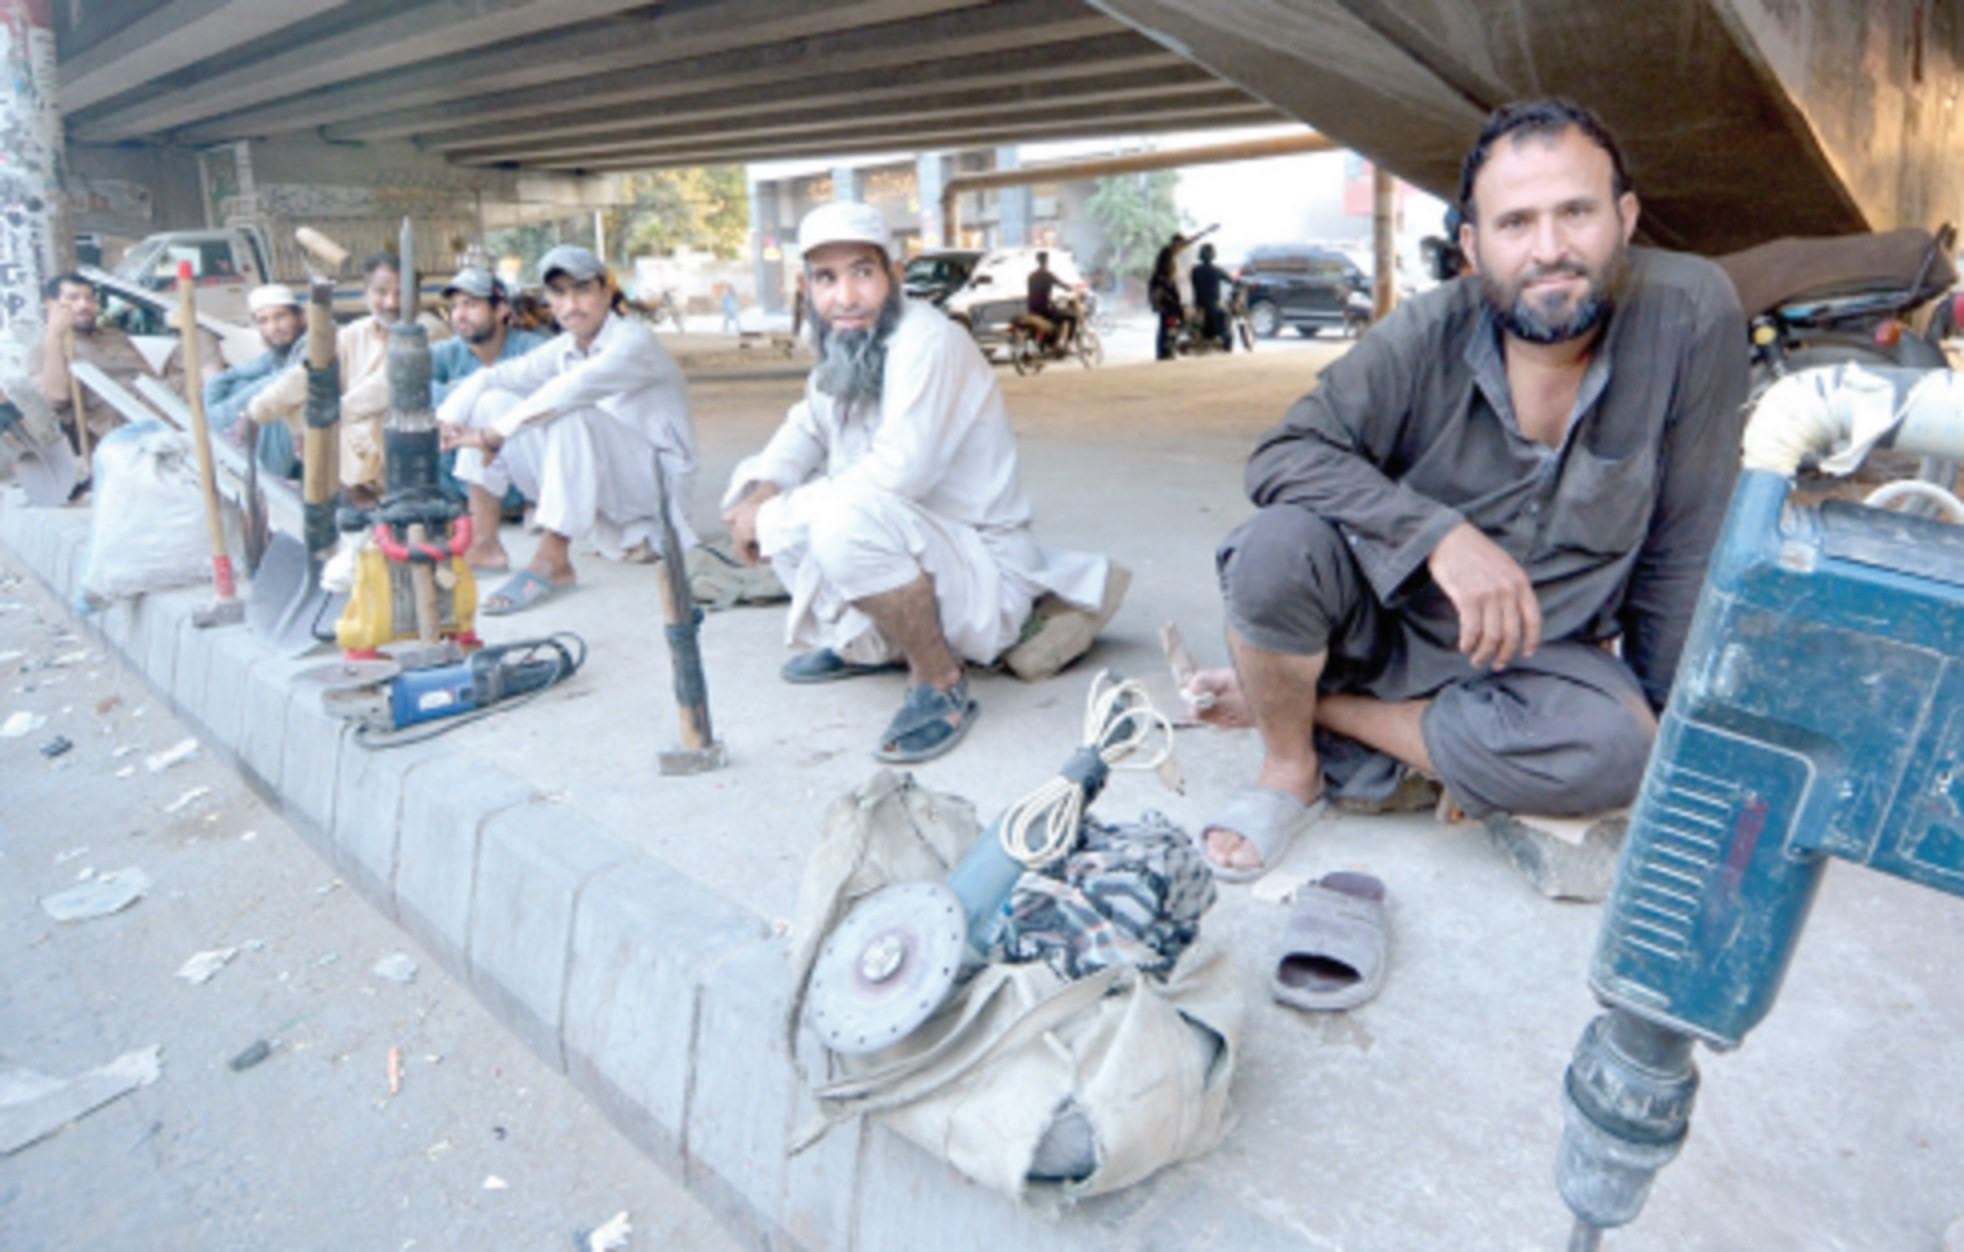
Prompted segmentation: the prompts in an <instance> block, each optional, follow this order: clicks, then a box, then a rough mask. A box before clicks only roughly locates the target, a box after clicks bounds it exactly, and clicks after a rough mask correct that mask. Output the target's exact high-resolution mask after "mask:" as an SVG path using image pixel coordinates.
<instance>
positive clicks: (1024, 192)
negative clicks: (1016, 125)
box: [996, 148, 1031, 248]
mask: <svg viewBox="0 0 1964 1252" xmlns="http://www.w3.org/2000/svg"><path fill="white" fill-rule="evenodd" d="M996 168H997V169H999V170H1014V169H1021V168H1023V156H1022V153H1021V152H1020V151H1018V150H1017V149H1016V148H997V149H996ZM1030 199H1031V193H1030V188H1029V186H1028V185H1027V184H1025V185H1024V186H1021V187H999V188H997V189H996V244H997V246H998V247H1003V248H1014V247H1017V246H1019V245H1022V244H1027V243H1029V242H1030Z"/></svg>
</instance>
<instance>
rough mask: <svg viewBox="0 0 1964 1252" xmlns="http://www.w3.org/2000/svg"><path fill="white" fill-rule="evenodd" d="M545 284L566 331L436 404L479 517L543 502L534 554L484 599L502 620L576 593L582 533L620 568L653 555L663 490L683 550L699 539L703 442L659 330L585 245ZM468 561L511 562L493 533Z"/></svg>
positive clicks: (550, 272)
mask: <svg viewBox="0 0 1964 1252" xmlns="http://www.w3.org/2000/svg"><path fill="white" fill-rule="evenodd" d="M539 278H540V281H541V282H542V283H543V284H544V286H545V289H546V297H547V299H548V300H550V301H551V304H552V315H553V318H554V319H555V320H556V321H557V322H558V323H559V325H560V326H561V327H562V328H563V333H562V334H560V335H559V336H558V337H557V338H555V339H553V340H552V341H551V342H549V343H547V344H546V345H545V346H544V347H541V348H538V349H536V350H534V351H532V352H530V353H527V354H526V355H524V356H522V357H518V358H516V359H514V360H507V361H501V362H499V363H498V364H496V365H493V366H490V367H488V368H484V369H480V370H478V371H477V372H476V373H474V374H472V375H471V376H470V377H468V378H466V379H464V380H463V382H461V383H459V384H458V385H457V387H456V388H455V390H453V391H451V393H450V394H449V395H448V396H447V397H445V399H444V401H443V403H442V404H441V405H440V406H438V409H437V420H438V421H439V422H441V423H443V428H444V429H443V446H444V447H445V448H446V449H451V448H455V449H460V450H461V451H460V452H459V453H458V456H457V467H456V470H457V477H458V478H459V479H460V480H462V481H463V482H465V483H466V484H468V485H469V491H470V497H471V508H472V510H473V514H474V515H475V514H476V513H477V512H478V511H479V510H481V509H485V508H489V509H492V510H494V511H495V510H496V509H497V507H498V501H499V499H500V497H502V496H503V495H504V492H505V489H506V488H507V487H508V486H515V487H517V488H518V489H519V490H520V491H521V492H522V493H524V496H525V498H526V499H527V500H530V501H532V502H534V503H535V504H536V505H537V512H536V514H535V517H536V520H537V522H538V524H539V525H540V527H542V528H543V533H542V534H541V535H540V536H539V546H538V548H537V550H536V551H534V553H533V555H532V560H531V562H530V563H529V564H528V565H527V567H526V568H525V569H522V570H519V571H517V572H516V573H515V574H513V575H512V577H511V578H510V579H509V580H507V581H506V583H505V585H504V586H502V587H500V588H499V589H498V590H497V591H495V592H493V593H492V594H491V595H489V596H488V597H486V598H485V599H484V600H483V601H481V602H480V605H479V607H480V611H482V612H484V613H489V614H493V615H496V614H501V613H515V612H518V611H519V610H521V609H526V608H530V607H531V606H532V605H534V604H537V603H539V602H540V601H542V600H545V599H546V598H548V597H550V596H552V595H554V594H555V593H557V592H559V591H561V590H563V589H565V588H568V587H571V586H572V585H573V583H574V582H575V575H574V571H573V561H572V542H573V540H574V539H575V538H581V537H585V538H588V539H590V540H592V542H593V544H594V546H595V547H597V548H598V549H599V550H600V553H601V555H602V556H607V557H611V558H614V559H617V560H618V559H621V558H623V557H626V558H633V557H636V556H638V555H641V554H651V553H652V552H653V550H654V548H655V546H656V545H657V544H659V543H660V539H661V514H660V512H659V510H658V504H657V501H659V500H660V499H661V497H662V494H663V487H666V494H667V497H668V502H669V511H670V518H671V520H672V521H673V522H674V524H675V529H676V532H677V533H678V534H679V535H680V536H681V538H682V542H683V543H684V544H685V545H687V544H690V543H693V542H694V541H695V532H694V531H693V530H691V529H690V527H689V518H688V506H689V493H690V487H691V484H692V482H693V480H694V477H695V469H696V440H695V429H694V427H693V425H692V424H691V421H690V417H689V396H688V389H687V386H686V384H685V383H684V382H683V379H682V371H681V369H680V367H678V366H677V365H676V364H675V360H674V358H673V357H671V356H669V354H668V352H667V351H666V350H665V349H664V348H663V347H662V346H661V344H660V343H659V342H658V341H657V340H656V339H655V335H654V332H653V331H651V330H649V329H648V328H647V327H646V326H645V325H643V324H642V323H641V322H640V320H638V319H636V318H631V317H624V316H622V314H621V313H620V311H619V306H620V304H621V299H620V290H619V288H618V287H616V286H615V284H614V278H613V275H611V274H610V273H608V272H607V267H606V265H605V264H603V263H602V262H601V260H600V258H599V257H597V256H595V255H594V254H593V253H591V252H589V251H588V250H587V249H585V248H579V247H574V246H572V245H570V244H562V245H561V246H559V247H557V248H554V249H553V250H552V251H550V252H548V253H546V255H545V256H544V258H542V259H541V260H540V262H539ZM657 466H659V469H657ZM657 472H659V473H660V474H661V475H662V478H661V480H660V482H657V480H656V478H655V474H656V473H657ZM473 529H474V530H475V528H473ZM465 559H466V560H468V561H469V562H470V563H471V564H472V565H473V566H476V567H480V568H485V569H503V568H505V567H506V566H507V565H508V564H509V557H508V556H507V555H506V553H505V548H504V544H503V543H502V542H501V541H500V540H499V538H498V532H497V530H496V528H495V527H490V528H487V529H485V530H482V531H477V532H476V533H474V534H473V536H472V545H471V548H470V550H469V551H467V552H466V553H465Z"/></svg>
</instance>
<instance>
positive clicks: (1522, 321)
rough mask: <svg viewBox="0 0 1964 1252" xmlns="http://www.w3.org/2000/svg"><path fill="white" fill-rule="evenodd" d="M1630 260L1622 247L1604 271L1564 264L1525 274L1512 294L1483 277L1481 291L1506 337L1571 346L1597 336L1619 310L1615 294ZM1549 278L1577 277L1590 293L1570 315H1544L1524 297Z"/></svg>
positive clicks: (1577, 302) (1626, 250) (1569, 311)
mask: <svg viewBox="0 0 1964 1252" xmlns="http://www.w3.org/2000/svg"><path fill="white" fill-rule="evenodd" d="M1628 260H1629V248H1628V246H1627V245H1618V247H1617V249H1616V253H1615V255H1614V256H1612V257H1610V259H1609V261H1608V262H1607V263H1606V264H1605V265H1604V266H1603V267H1602V269H1601V270H1600V271H1595V272H1592V271H1590V270H1589V269H1588V268H1587V267H1586V266H1583V265H1581V264H1579V263H1575V262H1567V261H1564V262H1559V263H1557V264H1555V265H1550V266H1546V267H1542V268H1537V269H1533V270H1530V271H1527V272H1526V273H1523V274H1522V275H1521V277H1520V279H1519V282H1518V283H1517V285H1516V287H1515V289H1514V290H1513V291H1512V292H1509V291H1506V290H1504V289H1502V288H1501V287H1500V286H1499V285H1498V284H1497V283H1495V282H1494V281H1493V279H1491V278H1489V277H1486V276H1484V275H1483V276H1482V277H1481V279H1480V291H1481V293H1482V294H1483V295H1484V296H1485V297H1486V301H1487V307H1488V308H1489V309H1491V310H1493V315H1494V320H1495V321H1497V322H1499V323H1500V329H1501V330H1502V331H1504V332H1505V333H1507V334H1509V335H1512V336H1513V337H1514V338H1516V339H1519V340H1522V341H1523V342H1525V343H1538V344H1556V343H1569V342H1572V341H1573V340H1576V339H1580V338H1583V337H1584V336H1586V335H1589V334H1591V333H1593V332H1594V331H1595V330H1596V329H1597V328H1598V327H1600V326H1601V325H1602V324H1603V323H1604V322H1607V321H1608V320H1609V315H1610V312H1611V311H1612V310H1613V309H1614V308H1615V307H1616V300H1615V295H1614V293H1615V290H1616V288H1617V287H1619V286H1620V285H1621V284H1622V279H1623V271H1624V268H1625V266H1626V263H1627V262H1628ZM1549 274H1574V275H1576V276H1577V277H1579V278H1582V279H1584V280H1586V281H1587V282H1588V284H1589V288H1588V291H1587V292H1586V293H1585V294H1584V295H1583V297H1582V298H1581V299H1580V300H1578V301H1576V302H1575V304H1574V306H1573V307H1571V308H1569V309H1568V311H1567V312H1566V314H1561V315H1550V314H1548V313H1544V312H1543V311H1542V310H1541V309H1540V308H1538V307H1536V306H1535V304H1534V303H1533V302H1532V301H1530V300H1529V299H1528V298H1527V297H1525V296H1523V295H1521V294H1520V292H1521V289H1522V288H1525V287H1526V286H1527V285H1528V284H1529V283H1530V282H1533V281H1534V280H1535V279H1537V278H1543V277H1546V276H1547V275H1549Z"/></svg>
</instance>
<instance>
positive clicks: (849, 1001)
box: [805, 882, 968, 1056]
mask: <svg viewBox="0 0 1964 1252" xmlns="http://www.w3.org/2000/svg"><path fill="white" fill-rule="evenodd" d="M967 944H968V917H967V914H966V913H964V912H963V910H962V902H961V900H960V898H959V897H957V896H956V895H955V893H954V892H953V891H951V890H950V889H949V888H948V886H947V885H946V884H944V883H939V882H910V883H896V884H894V885H893V886H889V887H883V888H881V889H880V890H879V891H876V892H874V893H873V894H872V895H870V896H868V897H866V898H865V899H864V900H861V901H860V902H859V903H858V904H857V905H855V906H853V910H852V912H850V913H848V914H846V917H845V920H844V921H841V922H840V923H839V925H838V926H837V927H836V928H835V929H834V930H833V931H832V933H831V935H829V936H827V938H826V940H825V946H824V947H822V948H820V949H819V953H818V959H817V960H816V961H815V962H814V963H813V965H812V974H811V983H810V987H809V989H808V990H807V992H806V995H805V1021H806V1022H807V1023H808V1024H809V1025H810V1026H811V1028H812V1029H813V1031H815V1032H816V1033H817V1034H818V1037H819V1038H820V1039H821V1040H823V1041H824V1043H825V1046H826V1047H828V1048H830V1049H832V1050H833V1051H834V1052H844V1053H847V1054H848V1055H852V1056H860V1055H864V1054H865V1053H868V1052H878V1051H879V1050H880V1049H882V1048H885V1047H890V1046H891V1045H893V1044H894V1043H896V1042H898V1041H899V1040H901V1039H904V1038H906V1037H907V1035H909V1034H910V1033H912V1032H913V1031H914V1030H915V1029H916V1028H917V1027H919V1026H920V1024H921V1023H922V1022H924V1021H926V1020H927V1019H928V1018H930V1017H932V1016H934V1012H935V1010H936V1009H938V1008H940V1007H941V1006H942V1004H943V1003H945V1002H946V1001H947V999H948V995H949V993H950V992H952V991H953V990H954V987H955V982H956V980H957V979H958V978H959V977H960V975H961V968H962V956H963V952H964V949H965V948H966V947H967Z"/></svg>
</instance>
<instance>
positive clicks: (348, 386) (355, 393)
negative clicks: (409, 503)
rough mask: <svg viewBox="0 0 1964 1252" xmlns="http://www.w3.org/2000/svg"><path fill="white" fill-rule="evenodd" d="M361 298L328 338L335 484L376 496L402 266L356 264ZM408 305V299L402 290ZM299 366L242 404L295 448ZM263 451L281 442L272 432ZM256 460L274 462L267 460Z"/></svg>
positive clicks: (384, 257) (379, 259)
mask: <svg viewBox="0 0 1964 1252" xmlns="http://www.w3.org/2000/svg"><path fill="white" fill-rule="evenodd" d="M361 273H362V299H363V300H364V301H366V302H367V304H368V316H366V317H363V318H358V319H357V320H355V321H352V322H349V323H348V324H347V325H346V326H343V327H342V328H341V329H340V331H339V332H337V333H336V335H335V336H334V355H335V360H336V361H337V362H338V363H339V365H340V367H341V485H342V486H343V487H344V488H347V489H348V490H349V491H351V492H352V493H354V494H355V495H358V496H361V497H363V498H364V499H368V498H374V497H378V496H379V495H380V493H381V491H382V487H383V481H384V479H383V466H382V417H383V415H384V414H386V413H387V412H388V411H389V371H388V369H387V368H386V367H387V365H388V361H389V327H390V326H392V325H394V324H395V321H396V319H397V317H398V316H399V315H400V313H401V309H402V264H401V262H399V261H397V260H396V258H395V257H394V256H393V255H392V254H390V253H387V252H377V253H375V254H373V255H372V256H369V257H368V258H367V259H366V260H364V261H363V262H362V264H361ZM410 305H411V308H414V307H415V305H416V296H415V293H414V292H412V293H410ZM416 320H417V322H418V323H420V324H421V325H422V327H423V329H424V330H426V331H428V332H429V336H430V342H431V343H432V344H435V343H438V342H440V341H442V340H444V339H448V338H449V337H450V328H449V327H448V326H445V325H444V324H443V322H442V320H441V319H439V318H436V317H434V316H432V315H430V314H428V313H423V312H420V311H419V312H418V313H417V317H416ZM306 409H307V371H306V368H305V362H299V363H296V364H295V365H294V366H293V368H292V369H289V370H287V371H286V372H285V373H283V374H281V375H279V376H278V377H276V378H275V379H274V380H273V381H272V382H271V383H269V384H267V385H266V386H265V387H264V388H262V389H261V390H260V391H259V393H258V394H257V395H255V396H253V397H252V399H251V400H250V401H248V402H247V404H246V412H247V413H248V414H249V415H250V416H251V417H252V420H253V421H254V422H255V423H257V424H258V425H259V426H260V427H261V428H262V434H263V433H264V432H263V428H264V427H267V426H271V425H272V424H273V423H275V422H280V423H283V424H284V425H285V426H286V428H287V433H288V434H289V435H290V436H291V438H290V440H288V441H286V444H285V446H286V447H287V448H288V449H294V448H298V447H300V446H301V440H302V438H303V437H304V436H305V434H306V426H307V418H306ZM263 442H267V447H268V449H269V452H268V456H269V457H270V456H272V455H274V453H275V450H277V449H278V448H279V447H280V446H281V444H280V442H279V437H278V436H277V435H276V436H273V437H272V439H271V441H263ZM261 464H262V465H267V466H268V467H269V468H275V469H277V467H276V466H274V465H273V463H272V462H271V461H261Z"/></svg>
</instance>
